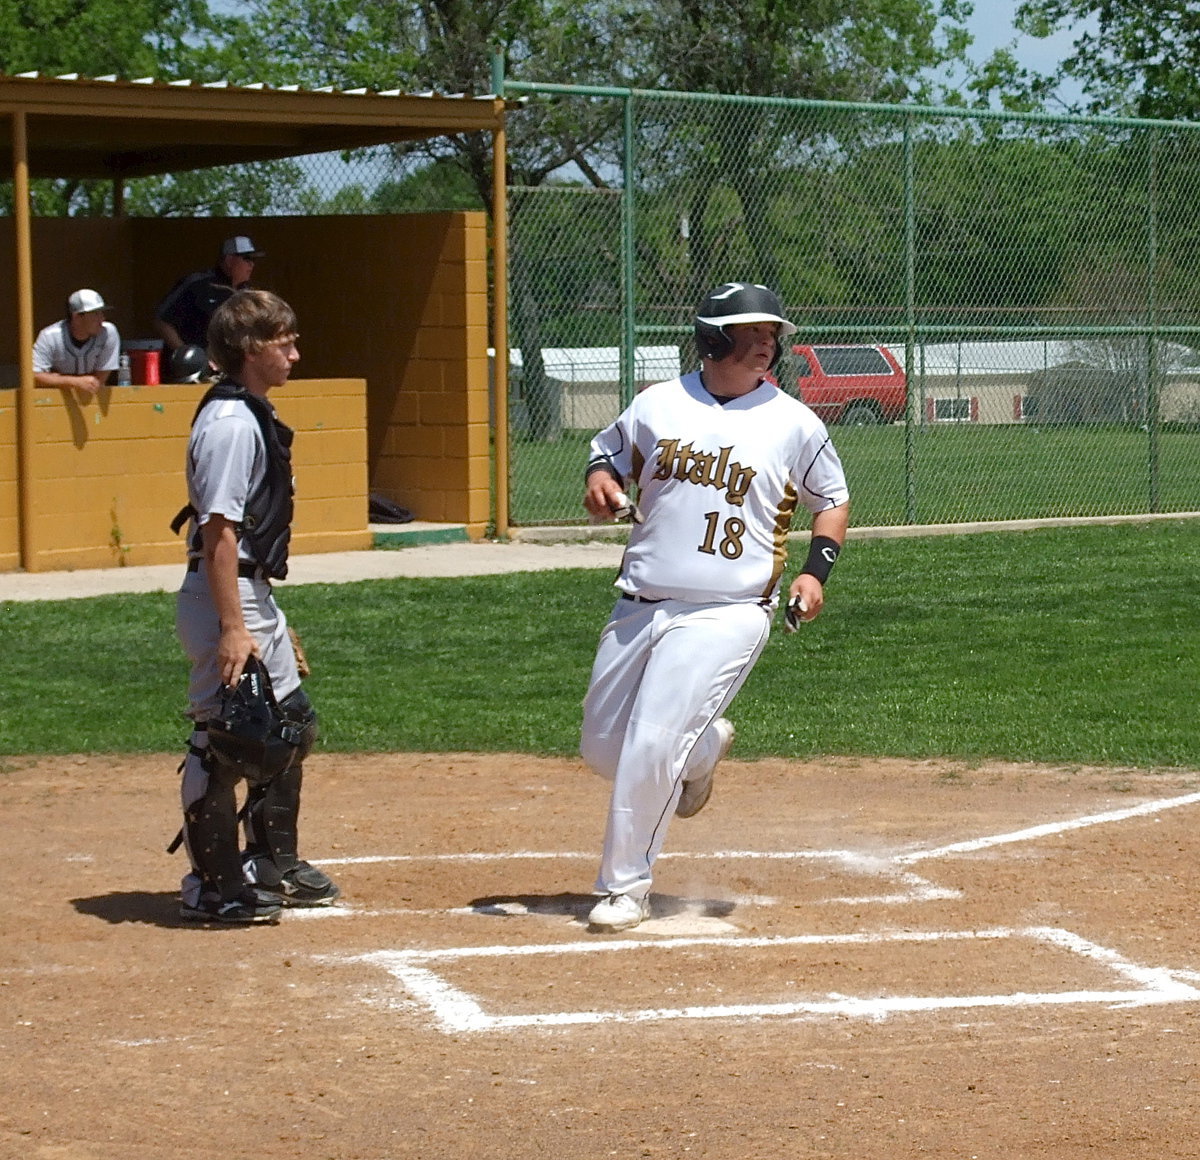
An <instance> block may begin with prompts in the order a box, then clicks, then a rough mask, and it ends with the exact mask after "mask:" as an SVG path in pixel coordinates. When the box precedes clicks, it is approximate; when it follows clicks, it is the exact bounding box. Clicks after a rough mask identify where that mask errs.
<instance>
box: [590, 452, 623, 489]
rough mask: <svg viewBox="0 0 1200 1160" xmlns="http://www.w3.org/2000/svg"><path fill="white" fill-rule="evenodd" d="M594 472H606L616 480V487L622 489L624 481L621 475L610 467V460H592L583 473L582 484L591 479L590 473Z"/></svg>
mask: <svg viewBox="0 0 1200 1160" xmlns="http://www.w3.org/2000/svg"><path fill="white" fill-rule="evenodd" d="M596 471H606V472H608V474H609V475H611V476H612V478H613V479H614V480H616V483H617V486H618V487H624V485H625V481H624V480H623V479H622V478H621V473H620V472H619V471H618V470H617V469H616V468H615V467H614V466H613V465H612V460H611V459H593V460H592V461H591V463H589V464H588V465H587V469H586V470H585V471H584V473H583V478H584V482H587V480H589V479H591V477H592V473H593V472H596Z"/></svg>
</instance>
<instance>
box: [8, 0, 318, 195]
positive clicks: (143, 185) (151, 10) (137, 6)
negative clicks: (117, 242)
mask: <svg viewBox="0 0 1200 1160" xmlns="http://www.w3.org/2000/svg"><path fill="white" fill-rule="evenodd" d="M233 27H234V24H233V23H231V21H230V19H229V18H228V17H221V16H217V15H214V14H213V13H212V12H211V11H210V9H209V6H208V3H207V0H0V72H4V73H10V74H11V73H20V72H39V73H43V74H45V75H50V76H56V75H62V74H70V73H78V74H80V75H82V76H108V75H113V76H119V77H122V78H135V77H143V76H152V77H156V78H160V79H164V80H175V79H186V78H195V79H202V80H208V79H219V78H220V76H221V54H220V52H219V51H216V50H215V49H214V48H213V47H212V46H213V45H214V44H217V43H219V42H221V41H222V40H224V39H227V38H228V37H229V35H230V32H231V29H232V28H233ZM302 176H303V175H302V172H301V170H300V168H299V167H298V166H297V165H296V164H295V163H292V162H263V163H260V164H256V165H246V166H238V167H231V168H228V169H222V170H207V171H200V172H194V173H184V174H176V175H164V176H161V177H150V178H138V179H134V180H133V181H131V182H130V183H129V189H128V196H127V197H126V210H127V212H129V213H132V214H145V215H153V216H155V217H182V216H197V215H201V214H211V215H214V216H222V215H229V214H256V213H264V212H267V211H268V210H270V209H275V210H279V209H289V208H295V206H296V204H297V202H296V194H295V190H296V187H297V186H298V185H299V184H300V182H301V180H302ZM4 194H5V196H4V197H3V198H0V203H2V204H3V205H4V207H5V212H7V208H8V206H10V205H11V196H12V195H11V187H10V186H8V185H5V187H4ZM30 196H31V201H32V204H33V210H34V213H35V214H38V215H39V216H96V215H102V214H108V213H111V212H112V210H113V187H112V183H111V182H109V181H101V180H96V179H87V180H81V179H78V178H72V177H66V178H61V179H56V180H49V179H38V180H36V181H34V182H32V183H31V189H30Z"/></svg>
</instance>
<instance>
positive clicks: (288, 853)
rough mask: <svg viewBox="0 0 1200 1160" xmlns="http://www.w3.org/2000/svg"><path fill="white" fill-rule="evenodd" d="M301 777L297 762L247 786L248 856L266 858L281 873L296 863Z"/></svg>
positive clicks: (297, 857)
mask: <svg viewBox="0 0 1200 1160" xmlns="http://www.w3.org/2000/svg"><path fill="white" fill-rule="evenodd" d="M303 780H304V766H303V765H301V764H300V763H299V762H296V763H293V765H292V766H291V767H290V768H288V769H285V770H284V771H283V773H281V774H279V775H278V776H276V777H273V778H272V779H271V780H270V781H269V782H268V783H267V784H266V785H253V786H251V787H250V789H249V791H248V793H247V796H246V811H245V816H244V821H245V826H246V858H247V860H250V859H253V860H254V861H255V862H258V861H260V860H261V859H263V858H267V859H269V860H270V861H271V862H273V863H274V864H275V868H276V869H277V870H278V872H279V873H280V874H286V873H287V872H288V871H289V870H291V869H292V868H293V867H294V866H295V865H296V864H297V862H298V861H299V855H298V853H297V849H298V847H299V843H300V834H299V821H300V785H301V783H302V782H303ZM259 880H260V881H261V880H262V879H259Z"/></svg>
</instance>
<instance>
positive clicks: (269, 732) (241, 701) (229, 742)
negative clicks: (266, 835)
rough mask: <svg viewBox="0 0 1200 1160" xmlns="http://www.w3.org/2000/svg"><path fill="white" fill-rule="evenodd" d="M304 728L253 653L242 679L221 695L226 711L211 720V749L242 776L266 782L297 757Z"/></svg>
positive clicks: (209, 748)
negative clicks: (286, 710)
mask: <svg viewBox="0 0 1200 1160" xmlns="http://www.w3.org/2000/svg"><path fill="white" fill-rule="evenodd" d="M302 740H304V737H303V729H302V727H301V726H300V725H298V724H297V723H296V722H293V721H289V720H288V719H287V718H285V717H284V716H283V714H282V713H281V712H280V711H279V704H278V702H277V701H276V700H275V694H274V692H273V691H272V689H271V678H270V677H269V676H268V675H267V670H266V668H265V667H264V666H263V664H262V662H261V661H259V660H258V658H257V657H253V656H252V657H250V658H249V659H248V660H247V661H246V667H245V669H244V670H243V671H242V675H241V678H240V680H239V681H238V683H237V684H236V685H235V686H234V687H233V688H231V689H225V690H224V691H223V692H222V695H221V711H220V713H219V714H218V715H217V716H216V717H212V718H209V721H208V750H209V752H210V753H211V754H212V755H213V757H214V758H215V759H216V760H217V761H218V762H219V763H220V764H221V765H222V766H224V767H225V768H226V769H228V770H229V771H230V772H232V773H233V774H234V775H235V776H237V777H244V778H245V779H246V781H248V782H249V783H250V784H251V785H265V784H266V783H267V782H269V781H270V780H271V779H272V778H273V777H277V776H278V775H279V774H281V773H283V771H284V770H286V769H288V768H289V767H290V766H291V764H292V762H293V761H295V760H296V754H297V751H298V749H299V746H300V743H301V741H302Z"/></svg>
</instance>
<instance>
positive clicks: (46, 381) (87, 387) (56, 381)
mask: <svg viewBox="0 0 1200 1160" xmlns="http://www.w3.org/2000/svg"><path fill="white" fill-rule="evenodd" d="M107 379H108V375H60V374H56V373H55V372H54V371H38V372H36V373H35V374H34V376H33V381H34V382H35V383H36V384H37V385H38V386H39V387H42V388H46V389H48V388H51V387H57V388H58V389H59V390H60V391H82V392H83V393H84V394H85V395H88V396H92V395H95V394H96V392H97V391H99V390H100V388H101V387H102V386H104V384H105V382H106V381H107Z"/></svg>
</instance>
